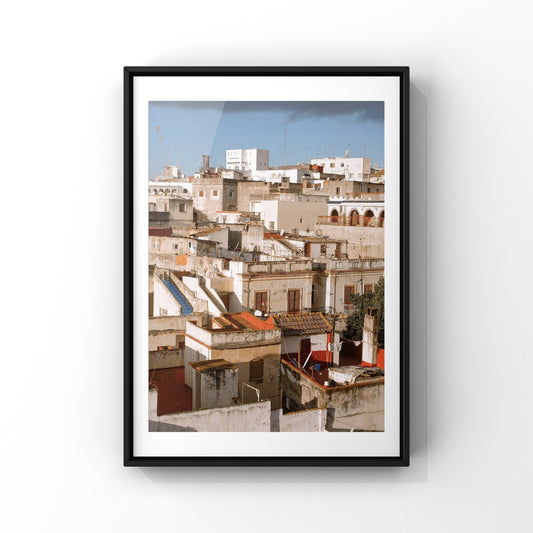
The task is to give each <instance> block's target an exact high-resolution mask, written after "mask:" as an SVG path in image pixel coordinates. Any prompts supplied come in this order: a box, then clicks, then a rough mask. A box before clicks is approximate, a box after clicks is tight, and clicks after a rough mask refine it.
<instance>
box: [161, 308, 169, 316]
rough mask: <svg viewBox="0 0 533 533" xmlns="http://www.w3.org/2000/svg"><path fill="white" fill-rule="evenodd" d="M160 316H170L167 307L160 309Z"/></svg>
mask: <svg viewBox="0 0 533 533" xmlns="http://www.w3.org/2000/svg"><path fill="white" fill-rule="evenodd" d="M159 314H160V315H161V316H166V315H168V310H167V308H166V307H160V308H159Z"/></svg>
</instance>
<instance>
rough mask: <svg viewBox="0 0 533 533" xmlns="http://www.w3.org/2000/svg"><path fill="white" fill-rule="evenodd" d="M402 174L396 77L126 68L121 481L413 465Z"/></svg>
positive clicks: (404, 73) (393, 71)
mask: <svg viewBox="0 0 533 533" xmlns="http://www.w3.org/2000/svg"><path fill="white" fill-rule="evenodd" d="M408 172H409V69H408V67H175V68H174V67H125V69H124V180H125V183H124V186H125V191H124V199H125V201H124V242H125V253H124V265H125V266H124V280H125V281H124V313H125V315H124V324H125V329H124V346H125V348H124V412H125V415H124V464H125V465H126V466H203V465H205V466H207V465H209V466H407V465H408V464H409V404H408V398H409V382H408V370H409V368H408V333H409V301H408V296H409V264H408V261H409V247H408V244H409V224H408V221H409V206H408V196H409V189H408V179H409V177H408ZM385 213H386V217H385Z"/></svg>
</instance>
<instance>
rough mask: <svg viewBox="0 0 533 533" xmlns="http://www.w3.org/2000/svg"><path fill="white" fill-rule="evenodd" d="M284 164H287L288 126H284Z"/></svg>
mask: <svg viewBox="0 0 533 533" xmlns="http://www.w3.org/2000/svg"><path fill="white" fill-rule="evenodd" d="M283 166H287V128H283Z"/></svg>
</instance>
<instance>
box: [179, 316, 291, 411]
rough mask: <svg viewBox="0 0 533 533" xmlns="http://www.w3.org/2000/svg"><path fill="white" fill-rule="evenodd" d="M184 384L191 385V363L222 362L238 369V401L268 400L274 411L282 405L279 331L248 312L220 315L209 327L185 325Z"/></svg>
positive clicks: (192, 380) (269, 321) (268, 321)
mask: <svg viewBox="0 0 533 533" xmlns="http://www.w3.org/2000/svg"><path fill="white" fill-rule="evenodd" d="M185 337H186V338H185V383H186V384H187V385H189V386H190V387H192V386H193V383H194V379H195V378H194V376H193V367H192V365H191V363H194V362H197V361H207V360H213V359H224V360H226V361H228V362H230V363H232V364H234V365H235V366H236V368H237V370H238V384H239V394H238V397H239V400H240V401H241V402H242V403H246V402H249V401H257V398H256V395H255V393H254V392H253V389H254V388H255V389H257V390H258V391H259V393H260V399H261V400H269V401H270V402H271V403H272V408H273V409H278V408H279V407H280V405H281V389H280V342H281V332H280V330H279V329H277V328H276V326H275V325H274V323H273V321H272V320H271V319H268V320H265V321H263V320H260V319H258V318H256V317H254V316H252V315H250V314H249V313H240V314H228V315H223V316H222V317H220V318H219V319H216V320H214V321H213V323H212V325H211V327H210V328H201V327H199V326H196V325H195V324H192V323H190V322H189V323H188V324H187V328H186V331H185Z"/></svg>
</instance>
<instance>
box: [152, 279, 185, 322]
mask: <svg viewBox="0 0 533 533" xmlns="http://www.w3.org/2000/svg"><path fill="white" fill-rule="evenodd" d="M163 310H166V313H165V312H164V311H163ZM162 315H163V316H164V315H181V305H180V304H179V303H178V301H177V300H176V299H175V298H174V296H173V295H172V294H171V292H170V291H169V290H168V289H167V287H166V285H165V284H164V283H163V282H162V281H161V280H160V279H159V277H158V276H154V316H162Z"/></svg>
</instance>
